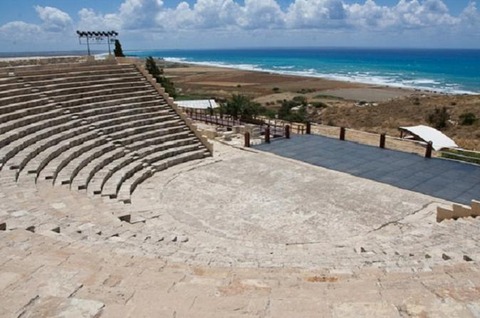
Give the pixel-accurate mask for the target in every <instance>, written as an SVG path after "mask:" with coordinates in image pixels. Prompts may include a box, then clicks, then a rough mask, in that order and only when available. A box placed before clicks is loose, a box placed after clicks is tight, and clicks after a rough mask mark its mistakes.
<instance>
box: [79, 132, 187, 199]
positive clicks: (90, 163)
mask: <svg viewBox="0 0 480 318" xmlns="http://www.w3.org/2000/svg"><path fill="white" fill-rule="evenodd" d="M185 130H186V128H185V126H181V125H177V126H173V127H168V128H164V127H160V128H159V127H157V126H151V127H150V129H148V130H142V131H138V130H137V131H134V132H131V133H129V134H124V136H123V139H119V138H120V137H121V136H114V135H111V136H112V138H113V139H114V140H115V141H113V144H114V145H115V146H117V149H114V150H108V152H105V153H101V154H100V155H98V156H97V155H95V156H92V157H88V158H86V159H85V161H86V162H85V161H84V162H82V164H81V166H82V168H81V169H80V170H79V171H76V172H75V177H76V178H75V179H74V180H72V181H71V183H72V187H73V188H78V189H79V190H85V189H87V187H88V185H89V183H90V181H91V179H92V178H93V177H94V175H95V174H96V173H97V172H98V171H100V170H101V169H102V168H103V167H104V166H106V165H107V164H108V163H109V162H111V161H113V160H115V159H117V158H119V157H122V156H124V155H125V154H126V153H127V152H129V151H131V150H130V149H128V148H129V144H131V143H137V142H140V141H141V140H149V139H150V138H155V137H159V136H165V135H168V134H175V133H180V132H184V131H185ZM122 145H124V146H125V147H122V148H118V147H120V146H122Z"/></svg>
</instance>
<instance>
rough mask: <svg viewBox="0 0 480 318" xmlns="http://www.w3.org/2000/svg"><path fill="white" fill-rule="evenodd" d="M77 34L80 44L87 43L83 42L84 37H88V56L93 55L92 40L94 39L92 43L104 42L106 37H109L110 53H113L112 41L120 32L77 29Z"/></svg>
mask: <svg viewBox="0 0 480 318" xmlns="http://www.w3.org/2000/svg"><path fill="white" fill-rule="evenodd" d="M77 35H78V42H79V43H80V44H85V43H82V38H85V39H86V41H87V53H88V56H90V55H91V51H90V44H91V43H90V40H91V39H93V42H92V44H103V43H104V41H105V38H107V42H108V43H107V45H108V54H109V55H112V48H111V42H112V40H114V39H115V38H116V37H117V36H118V32H116V31H78V30H77Z"/></svg>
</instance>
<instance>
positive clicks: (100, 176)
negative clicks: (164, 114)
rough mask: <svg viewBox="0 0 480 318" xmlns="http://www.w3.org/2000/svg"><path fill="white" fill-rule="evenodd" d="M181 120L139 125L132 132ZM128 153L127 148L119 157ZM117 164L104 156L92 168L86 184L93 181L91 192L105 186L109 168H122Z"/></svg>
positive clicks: (139, 131)
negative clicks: (146, 125) (144, 125)
mask: <svg viewBox="0 0 480 318" xmlns="http://www.w3.org/2000/svg"><path fill="white" fill-rule="evenodd" d="M180 122H181V121H180V120H177V121H170V122H162V123H158V124H156V125H151V126H150V127H137V128H135V129H133V130H132V133H133V134H139V133H142V132H145V131H148V130H151V129H162V128H169V127H172V128H173V127H174V126H175V124H180ZM145 128H147V129H145ZM128 153H130V151H129V150H127V149H125V150H124V153H123V154H122V155H121V156H120V155H119V157H118V158H120V157H123V156H125V155H127V154H128ZM115 159H117V158H115ZM97 163H98V162H97ZM117 164H118V163H116V162H114V161H113V158H102V159H101V161H100V164H99V165H97V166H96V167H95V169H93V170H92V172H93V174H92V172H91V173H89V175H88V179H87V182H86V184H87V185H89V183H90V182H91V185H89V188H90V187H92V188H93V190H92V191H91V192H93V193H94V194H96V193H98V192H99V191H101V189H102V187H103V183H104V180H106V179H108V177H107V178H106V176H108V175H109V174H110V173H111V171H109V170H110V169H114V170H116V169H119V168H121V167H118V166H117ZM100 170H102V171H101V173H99V171H100Z"/></svg>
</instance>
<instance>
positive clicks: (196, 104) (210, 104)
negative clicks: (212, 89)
mask: <svg viewBox="0 0 480 318" xmlns="http://www.w3.org/2000/svg"><path fill="white" fill-rule="evenodd" d="M175 103H177V105H178V106H180V107H185V108H193V109H208V108H217V107H218V104H217V103H216V102H215V100H214V99H199V100H176V101H175Z"/></svg>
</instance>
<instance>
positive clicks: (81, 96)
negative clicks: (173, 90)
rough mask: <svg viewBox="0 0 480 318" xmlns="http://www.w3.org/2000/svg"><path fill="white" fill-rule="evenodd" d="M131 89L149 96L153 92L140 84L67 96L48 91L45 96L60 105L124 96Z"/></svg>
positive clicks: (150, 88) (100, 88)
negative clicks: (104, 97) (105, 96)
mask: <svg viewBox="0 0 480 318" xmlns="http://www.w3.org/2000/svg"><path fill="white" fill-rule="evenodd" d="M132 89H134V90H135V92H136V93H140V92H141V93H143V94H151V93H154V92H155V91H154V90H153V89H152V87H149V86H148V85H146V84H143V83H142V84H140V85H138V86H136V87H129V86H120V87H112V88H103V87H99V88H96V89H91V90H87V91H79V92H76V93H72V94H67V95H62V94H57V93H56V91H48V92H45V95H47V96H49V97H50V98H51V99H53V100H55V101H56V102H57V103H62V102H64V101H69V100H78V99H81V100H83V99H88V98H92V97H96V96H102V95H107V96H108V95H115V94H122V95H126V94H127V93H130V92H131V91H132Z"/></svg>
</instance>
